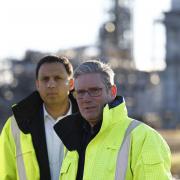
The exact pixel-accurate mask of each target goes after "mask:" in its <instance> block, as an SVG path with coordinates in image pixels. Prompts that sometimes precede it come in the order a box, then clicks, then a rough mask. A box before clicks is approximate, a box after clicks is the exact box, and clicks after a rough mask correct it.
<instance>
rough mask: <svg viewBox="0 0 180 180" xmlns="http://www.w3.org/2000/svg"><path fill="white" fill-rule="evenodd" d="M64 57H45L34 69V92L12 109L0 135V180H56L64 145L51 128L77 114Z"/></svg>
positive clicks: (69, 75)
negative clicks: (11, 113)
mask: <svg viewBox="0 0 180 180" xmlns="http://www.w3.org/2000/svg"><path fill="white" fill-rule="evenodd" d="M72 74H73V68H72V65H71V63H70V62H69V60H68V59H67V58H66V57H57V56H53V55H50V56H45V57H43V58H42V59H41V60H40V61H39V62H38V64H37V67H36V87H37V91H35V92H33V93H32V94H31V95H30V96H28V97H27V98H25V99H23V100H22V101H21V102H19V103H17V104H16V105H15V106H13V107H12V111H13V115H12V116H11V117H10V118H9V119H8V120H7V122H6V124H5V126H4V128H3V130H2V132H1V135H0V180H57V179H59V174H60V168H61V164H62V160H63V157H64V145H63V144H62V141H61V140H60V139H59V138H58V136H57V135H56V133H55V132H54V129H53V126H54V124H55V123H56V122H58V121H59V120H61V119H62V118H63V117H65V116H67V115H69V114H71V113H72V112H77V111H78V107H77V104H76V101H75V99H74V98H73V97H72V95H71V93H70V91H71V90H72V89H73V86H74V81H73V78H72Z"/></svg>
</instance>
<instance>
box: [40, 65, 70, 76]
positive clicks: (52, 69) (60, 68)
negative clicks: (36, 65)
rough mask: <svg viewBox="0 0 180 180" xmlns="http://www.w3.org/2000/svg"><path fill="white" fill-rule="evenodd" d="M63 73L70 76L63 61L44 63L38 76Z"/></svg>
mask: <svg viewBox="0 0 180 180" xmlns="http://www.w3.org/2000/svg"><path fill="white" fill-rule="evenodd" d="M51 75H62V76H68V74H67V72H66V69H65V67H64V65H63V64H62V63H58V62H57V63H56V62H54V63H44V64H42V65H41V67H40V69H39V73H38V76H51Z"/></svg>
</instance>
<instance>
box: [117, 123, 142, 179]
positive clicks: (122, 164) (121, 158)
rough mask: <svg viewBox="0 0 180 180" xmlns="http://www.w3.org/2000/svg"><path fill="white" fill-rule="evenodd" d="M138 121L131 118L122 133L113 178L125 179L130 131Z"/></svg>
mask: <svg viewBox="0 0 180 180" xmlns="http://www.w3.org/2000/svg"><path fill="white" fill-rule="evenodd" d="M139 124H141V122H140V121H137V120H133V121H132V122H131V123H130V124H129V126H128V128H127V129H126V133H125V135H124V139H123V142H122V145H121V147H120V149H119V152H118V157H117V163H116V174H115V180H125V178H126V171H127V166H128V157H129V148H130V143H131V131H132V130H133V129H134V128H136V127H137V126H138V125H139Z"/></svg>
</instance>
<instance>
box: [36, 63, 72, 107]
mask: <svg viewBox="0 0 180 180" xmlns="http://www.w3.org/2000/svg"><path fill="white" fill-rule="evenodd" d="M71 81H72V80H70V78H69V76H68V74H67V72H66V69H65V67H64V65H63V64H61V63H45V64H43V65H42V66H41V67H40V69H39V72H38V77H37V80H36V87H37V90H38V92H39V94H40V96H41V98H42V99H43V101H44V103H45V105H47V106H51V105H58V106H61V105H63V104H64V103H65V102H67V101H68V94H69V90H70V89H72V88H73V84H72V82H71ZM65 104H66V103H65Z"/></svg>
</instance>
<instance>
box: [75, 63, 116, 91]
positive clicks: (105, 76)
mask: <svg viewBox="0 0 180 180" xmlns="http://www.w3.org/2000/svg"><path fill="white" fill-rule="evenodd" d="M90 73H99V74H100V75H101V78H102V80H103V82H104V85H105V86H106V88H107V89H109V88H110V87H111V86H112V85H114V72H113V70H112V69H111V67H110V66H109V65H108V64H105V63H103V62H101V61H98V60H88V61H86V62H84V63H82V64H80V65H79V66H78V67H77V68H76V69H75V71H74V79H76V78H77V77H78V76H81V75H83V74H90Z"/></svg>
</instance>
